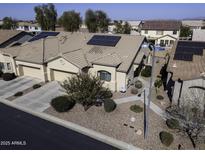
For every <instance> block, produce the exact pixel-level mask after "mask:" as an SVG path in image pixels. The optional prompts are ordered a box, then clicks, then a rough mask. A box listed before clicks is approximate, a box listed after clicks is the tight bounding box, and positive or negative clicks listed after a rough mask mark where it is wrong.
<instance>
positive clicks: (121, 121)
mask: <svg viewBox="0 0 205 154" xmlns="http://www.w3.org/2000/svg"><path fill="white" fill-rule="evenodd" d="M132 104H140V105H141V106H142V107H143V104H142V103H141V102H129V103H124V104H121V105H118V106H117V108H116V109H115V110H114V111H113V112H111V113H106V112H105V111H104V108H103V107H96V106H93V107H91V108H90V109H88V110H87V111H84V109H83V107H82V106H81V105H79V104H76V105H75V107H74V108H73V109H71V110H70V111H69V112H66V113H58V112H56V111H55V110H54V109H53V108H52V107H50V108H48V109H47V110H45V111H44V112H45V113H47V114H50V115H53V116H56V117H58V118H61V119H64V120H67V121H71V122H74V123H76V124H79V125H81V126H84V127H86V128H89V129H93V130H95V131H98V132H100V133H103V134H105V135H107V136H110V137H113V138H116V139H119V140H121V141H124V142H127V143H130V144H133V145H135V146H137V147H139V148H142V149H177V148H178V145H179V144H181V145H182V147H183V148H184V149H192V144H191V142H190V140H189V138H188V137H186V136H184V135H180V134H179V133H177V131H173V130H170V129H168V128H167V126H166V124H165V121H164V120H162V118H161V117H159V116H158V115H157V114H155V113H154V112H152V111H151V112H150V125H149V136H148V139H147V140H144V136H143V120H144V118H143V112H141V113H134V112H132V111H130V109H129V108H130V106H131V105H132ZM132 117H135V121H134V122H131V120H130V119H131V118H132ZM160 131H168V132H170V133H172V134H173V136H174V142H173V143H172V144H171V145H170V146H169V147H166V146H164V145H163V144H162V143H161V141H160V139H159V132H160Z"/></svg>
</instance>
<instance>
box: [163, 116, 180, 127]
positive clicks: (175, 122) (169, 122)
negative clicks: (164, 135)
mask: <svg viewBox="0 0 205 154" xmlns="http://www.w3.org/2000/svg"><path fill="white" fill-rule="evenodd" d="M166 124H167V126H168V127H169V128H170V129H178V128H179V121H178V120H176V119H173V118H171V119H167V120H166Z"/></svg>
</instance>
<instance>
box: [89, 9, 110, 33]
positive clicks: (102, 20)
mask: <svg viewBox="0 0 205 154" xmlns="http://www.w3.org/2000/svg"><path fill="white" fill-rule="evenodd" d="M109 22H110V19H109V18H108V16H107V14H106V13H105V12H103V11H100V10H98V11H93V10H90V9H89V10H87V11H86V13H85V24H86V26H87V27H88V30H89V32H92V33H95V32H106V31H107V30H108V25H109Z"/></svg>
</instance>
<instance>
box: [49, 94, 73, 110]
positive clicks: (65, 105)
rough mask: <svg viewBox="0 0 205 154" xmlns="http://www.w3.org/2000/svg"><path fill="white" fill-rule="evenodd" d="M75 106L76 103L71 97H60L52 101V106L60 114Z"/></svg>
mask: <svg viewBox="0 0 205 154" xmlns="http://www.w3.org/2000/svg"><path fill="white" fill-rule="evenodd" d="M74 105H75V101H74V100H73V99H72V98H71V97H69V96H58V97H56V98H54V99H52V101H51V106H52V107H53V108H54V109H55V110H56V111H58V112H66V111H68V110H70V109H72V108H73V107H74Z"/></svg>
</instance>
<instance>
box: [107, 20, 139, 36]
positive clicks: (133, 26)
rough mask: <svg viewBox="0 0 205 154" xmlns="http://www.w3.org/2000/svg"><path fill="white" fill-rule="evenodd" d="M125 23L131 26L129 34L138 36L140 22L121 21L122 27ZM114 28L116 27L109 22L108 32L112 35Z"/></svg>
mask: <svg viewBox="0 0 205 154" xmlns="http://www.w3.org/2000/svg"><path fill="white" fill-rule="evenodd" d="M125 22H128V24H129V25H130V26H131V32H130V34H131V35H140V30H141V27H142V21H138V20H130V21H122V25H124V24H125ZM115 28H116V26H115V25H114V22H111V23H110V25H109V26H108V32H109V33H111V34H114V33H115V32H114V29H115Z"/></svg>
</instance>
